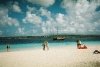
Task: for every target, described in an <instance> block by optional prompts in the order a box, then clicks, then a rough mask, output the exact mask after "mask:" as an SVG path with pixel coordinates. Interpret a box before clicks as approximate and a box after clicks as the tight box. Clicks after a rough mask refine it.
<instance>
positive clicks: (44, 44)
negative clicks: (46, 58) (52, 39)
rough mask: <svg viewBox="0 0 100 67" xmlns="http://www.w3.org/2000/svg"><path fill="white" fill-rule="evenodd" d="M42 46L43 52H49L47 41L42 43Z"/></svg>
mask: <svg viewBox="0 0 100 67" xmlns="http://www.w3.org/2000/svg"><path fill="white" fill-rule="evenodd" d="M42 46H43V50H49V47H48V41H44V43H43V44H42Z"/></svg>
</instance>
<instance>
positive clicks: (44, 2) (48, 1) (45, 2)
mask: <svg viewBox="0 0 100 67" xmlns="http://www.w3.org/2000/svg"><path fill="white" fill-rule="evenodd" d="M27 1H28V2H30V3H32V4H38V5H41V6H44V7H49V6H51V5H53V4H54V3H55V0H27Z"/></svg>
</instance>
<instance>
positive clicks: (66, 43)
mask: <svg viewBox="0 0 100 67" xmlns="http://www.w3.org/2000/svg"><path fill="white" fill-rule="evenodd" d="M82 43H83V44H85V45H95V46H96V45H100V41H82ZM48 44H49V47H50V48H52V47H59V46H60V47H63V46H69V45H72V46H76V42H69V41H53V42H48ZM9 45H10V49H9V50H10V51H20V50H31V49H37V48H39V49H42V42H41V43H28V44H9ZM6 47H7V45H6V44H0V52H6V51H7V48H6Z"/></svg>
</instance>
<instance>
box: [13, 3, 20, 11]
mask: <svg viewBox="0 0 100 67" xmlns="http://www.w3.org/2000/svg"><path fill="white" fill-rule="evenodd" d="M12 9H13V11H15V12H21V8H20V6H19V3H18V2H15V3H14V4H13V5H12Z"/></svg>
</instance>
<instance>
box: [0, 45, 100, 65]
mask: <svg viewBox="0 0 100 67" xmlns="http://www.w3.org/2000/svg"><path fill="white" fill-rule="evenodd" d="M95 49H100V46H97V47H96V46H88V49H86V50H84V49H76V47H72V46H66V47H57V48H51V49H50V50H49V51H43V50H42V49H35V50H26V51H14V52H1V53H0V67H100V54H93V51H94V50H95Z"/></svg>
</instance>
